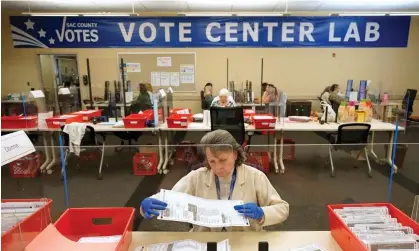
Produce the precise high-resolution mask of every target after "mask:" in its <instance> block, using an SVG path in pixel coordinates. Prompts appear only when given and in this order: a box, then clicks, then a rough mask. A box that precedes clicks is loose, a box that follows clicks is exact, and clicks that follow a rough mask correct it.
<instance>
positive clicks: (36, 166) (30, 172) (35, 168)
mask: <svg viewBox="0 0 419 251" xmlns="http://www.w3.org/2000/svg"><path fill="white" fill-rule="evenodd" d="M41 164H42V155H41V154H40V153H39V152H36V153H31V154H29V155H26V156H25V157H22V158H20V159H17V160H15V161H12V162H10V163H9V173H10V176H11V177H12V178H35V177H37V176H38V175H39V171H40V167H41Z"/></svg>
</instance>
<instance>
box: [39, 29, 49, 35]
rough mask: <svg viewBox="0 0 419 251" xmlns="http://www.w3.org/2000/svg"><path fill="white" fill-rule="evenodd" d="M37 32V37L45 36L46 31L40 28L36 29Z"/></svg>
mask: <svg viewBox="0 0 419 251" xmlns="http://www.w3.org/2000/svg"><path fill="white" fill-rule="evenodd" d="M38 33H39V37H45V33H47V32H46V31H44V30H43V29H41V30H40V31H38Z"/></svg>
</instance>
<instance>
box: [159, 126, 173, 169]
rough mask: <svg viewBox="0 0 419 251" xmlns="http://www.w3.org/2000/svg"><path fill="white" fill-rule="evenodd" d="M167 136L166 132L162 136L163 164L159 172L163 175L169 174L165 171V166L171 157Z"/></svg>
mask: <svg viewBox="0 0 419 251" xmlns="http://www.w3.org/2000/svg"><path fill="white" fill-rule="evenodd" d="M168 134H169V132H168V131H166V132H165V135H164V148H165V151H164V163H163V166H162V170H161V173H164V174H167V173H168V172H169V171H168V170H167V164H168V163H169V160H170V157H171V154H170V156H169V144H168V137H169V136H168Z"/></svg>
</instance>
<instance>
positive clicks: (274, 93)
mask: <svg viewBox="0 0 419 251" xmlns="http://www.w3.org/2000/svg"><path fill="white" fill-rule="evenodd" d="M276 101H278V90H277V89H276V87H275V86H274V85H273V84H268V85H267V86H266V90H265V92H264V93H263V96H262V104H269V103H272V102H276Z"/></svg>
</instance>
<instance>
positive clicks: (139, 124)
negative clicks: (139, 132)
mask: <svg viewBox="0 0 419 251" xmlns="http://www.w3.org/2000/svg"><path fill="white" fill-rule="evenodd" d="M149 119H150V115H147V114H131V115H129V116H126V117H125V118H123V119H122V120H123V121H124V125H125V128H145V127H146V126H147V120H149Z"/></svg>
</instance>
